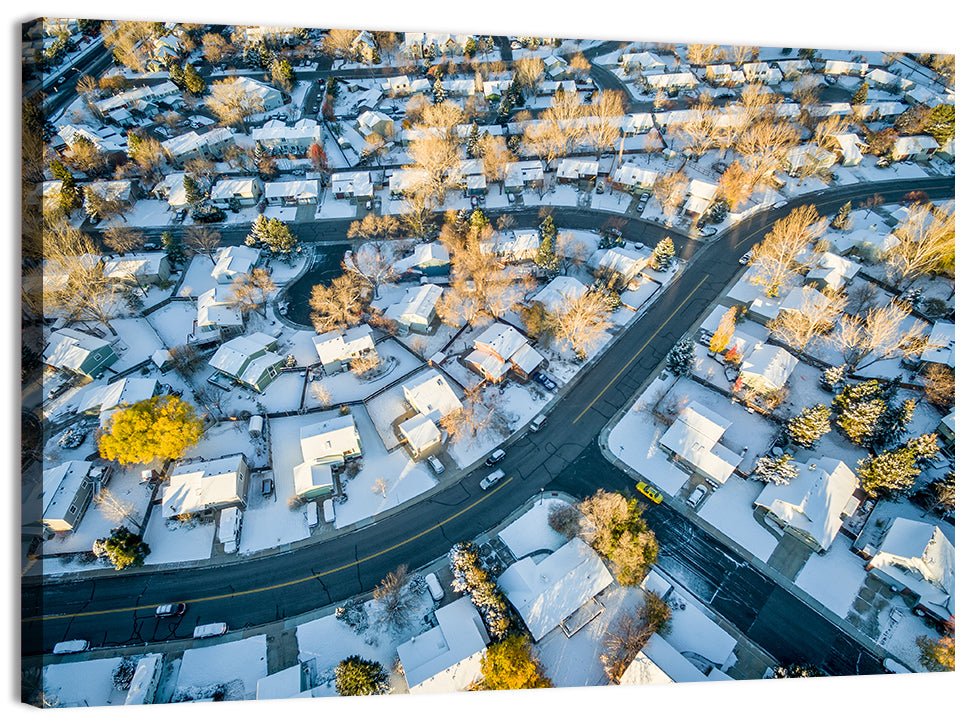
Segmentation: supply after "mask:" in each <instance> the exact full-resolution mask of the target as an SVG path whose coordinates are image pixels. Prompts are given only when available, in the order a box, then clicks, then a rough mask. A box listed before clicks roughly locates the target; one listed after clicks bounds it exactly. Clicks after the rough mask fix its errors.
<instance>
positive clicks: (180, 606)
mask: <svg viewBox="0 0 964 721" xmlns="http://www.w3.org/2000/svg"><path fill="white" fill-rule="evenodd" d="M185 611H187V604H186V603H165V604H163V605H161V606H158V607H157V608H155V609H154V615H155V616H157V617H158V618H172V617H174V616H181V615H183V613H184V612H185Z"/></svg>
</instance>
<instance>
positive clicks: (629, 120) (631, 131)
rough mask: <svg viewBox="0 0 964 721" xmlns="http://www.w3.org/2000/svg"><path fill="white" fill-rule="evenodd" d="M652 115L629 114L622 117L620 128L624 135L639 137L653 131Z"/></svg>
mask: <svg viewBox="0 0 964 721" xmlns="http://www.w3.org/2000/svg"><path fill="white" fill-rule="evenodd" d="M653 122H654V121H653V114H652V113H630V114H628V115H623V116H622V118H621V123H620V127H621V128H622V131H623V133H624V134H625V135H639V134H640V133H648V132H649V131H650V130H652V129H653Z"/></svg>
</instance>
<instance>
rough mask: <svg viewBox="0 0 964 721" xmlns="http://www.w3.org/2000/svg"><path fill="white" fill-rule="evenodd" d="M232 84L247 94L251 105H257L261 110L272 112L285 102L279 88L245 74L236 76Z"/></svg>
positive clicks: (237, 89)
mask: <svg viewBox="0 0 964 721" xmlns="http://www.w3.org/2000/svg"><path fill="white" fill-rule="evenodd" d="M231 86H232V87H233V88H234V89H235V90H236V91H238V92H240V93H243V94H244V95H246V96H247V102H248V104H249V106H254V107H257V108H258V109H259V110H260V111H261V112H265V113H267V112H271V111H272V110H274V109H275V108H280V107H281V106H282V105H284V102H285V99H284V95H283V94H282V93H281V91H280V90H278V89H277V88H275V87H273V86H271V85H268V84H267V83H262V82H260V81H258V80H253V79H251V78H249V77H245V76H244V75H237V76H234V79H233V82H232V83H231Z"/></svg>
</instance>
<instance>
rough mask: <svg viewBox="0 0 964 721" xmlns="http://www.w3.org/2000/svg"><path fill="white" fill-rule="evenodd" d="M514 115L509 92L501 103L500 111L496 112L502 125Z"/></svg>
mask: <svg viewBox="0 0 964 721" xmlns="http://www.w3.org/2000/svg"><path fill="white" fill-rule="evenodd" d="M510 115H512V100H511V97H510V95H509V93H508V92H506V93H505V94H504V95H503V96H502V99H501V100H500V101H499V109H498V110H497V111H496V119H497V120H498V121H499V122H500V123H504V122H505V121H506V120H508V119H509V116H510Z"/></svg>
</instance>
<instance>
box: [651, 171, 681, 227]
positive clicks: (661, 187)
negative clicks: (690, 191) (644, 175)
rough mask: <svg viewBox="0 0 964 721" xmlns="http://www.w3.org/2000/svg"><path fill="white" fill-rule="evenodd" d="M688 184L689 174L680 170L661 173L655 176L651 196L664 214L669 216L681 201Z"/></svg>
mask: <svg viewBox="0 0 964 721" xmlns="http://www.w3.org/2000/svg"><path fill="white" fill-rule="evenodd" d="M688 185H689V176H687V175H686V173H684V172H683V171H682V170H676V171H674V172H672V173H663V174H661V175H660V176H659V177H657V178H656V183H655V184H654V186H653V197H655V198H656V202H658V203H659V204H660V206H661V207H662V209H663V214H664V215H665V216H667V217H671V216H672V215H673V213H674V212H675V211H676V208H677V206H679V204H680V203H682V202H683V198H685V197H686V188H687V186H688Z"/></svg>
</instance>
